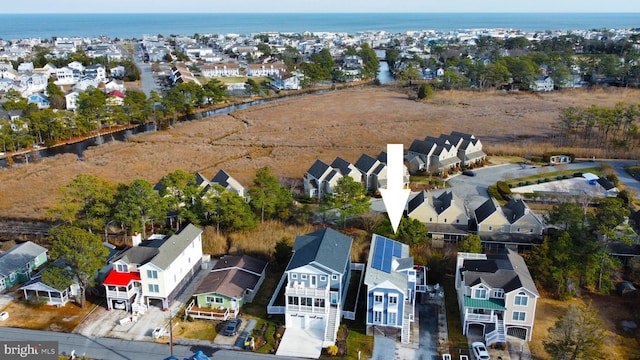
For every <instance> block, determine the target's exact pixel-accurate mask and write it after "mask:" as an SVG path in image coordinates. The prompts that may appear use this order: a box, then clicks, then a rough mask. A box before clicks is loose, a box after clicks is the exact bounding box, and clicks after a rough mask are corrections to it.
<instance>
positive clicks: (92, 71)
mask: <svg viewBox="0 0 640 360" xmlns="http://www.w3.org/2000/svg"><path fill="white" fill-rule="evenodd" d="M84 74H85V75H87V76H90V77H92V78H94V79H96V80H97V81H99V82H104V81H106V80H107V69H106V68H105V67H104V65H102V64H95V65H89V66H87V67H86V68H85V69H84Z"/></svg>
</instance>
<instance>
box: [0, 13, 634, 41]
mask: <svg viewBox="0 0 640 360" xmlns="http://www.w3.org/2000/svg"><path fill="white" fill-rule="evenodd" d="M639 27H640V13H433V14H430V13H389V14H383V13H357V14H329V13H324V14H318V13H305V14H292V13H287V14H277V13H267V14H257V13H256V14H248V13H226V14H195V13H194V14H0V38H2V39H4V40H12V39H20V38H43V39H44V38H51V37H53V36H57V37H66V36H99V35H106V36H109V37H112V38H115V37H118V38H141V37H142V36H143V35H145V34H148V35H156V34H162V35H165V36H167V35H171V34H175V35H193V34H195V33H199V34H250V33H258V32H271V31H273V32H295V33H301V32H304V31H311V32H323V31H327V32H341V33H349V34H354V33H357V32H359V31H368V30H383V31H386V32H390V33H401V32H406V31H410V30H438V31H454V30H459V29H474V28H505V29H519V30H524V31H545V30H589V29H603V28H606V29H627V28H639Z"/></svg>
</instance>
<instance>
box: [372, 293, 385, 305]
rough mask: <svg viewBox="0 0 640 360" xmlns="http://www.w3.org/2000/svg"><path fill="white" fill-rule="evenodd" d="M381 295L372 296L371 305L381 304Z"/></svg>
mask: <svg viewBox="0 0 640 360" xmlns="http://www.w3.org/2000/svg"><path fill="white" fill-rule="evenodd" d="M382 297H383V295H382V294H373V303H374V304H382Z"/></svg>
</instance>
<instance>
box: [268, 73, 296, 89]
mask: <svg viewBox="0 0 640 360" xmlns="http://www.w3.org/2000/svg"><path fill="white" fill-rule="evenodd" d="M271 86H273V87H274V88H275V89H276V90H300V89H301V88H302V85H301V84H300V77H299V76H298V75H297V74H296V73H283V74H280V75H274V76H273V81H272V82H271Z"/></svg>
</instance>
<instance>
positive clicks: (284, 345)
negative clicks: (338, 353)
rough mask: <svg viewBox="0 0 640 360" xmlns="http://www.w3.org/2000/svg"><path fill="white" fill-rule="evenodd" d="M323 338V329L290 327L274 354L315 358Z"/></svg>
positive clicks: (319, 351) (318, 354)
mask: <svg viewBox="0 0 640 360" xmlns="http://www.w3.org/2000/svg"><path fill="white" fill-rule="evenodd" d="M323 338H324V331H322V329H313V328H310V329H297V328H292V327H290V328H288V329H286V330H285V332H284V335H283V336H282V339H281V340H280V345H279V346H278V351H277V352H276V355H278V356H295V357H301V358H312V359H317V358H318V357H320V353H321V352H322V339H323ZM387 359H393V357H390V358H387Z"/></svg>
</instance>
